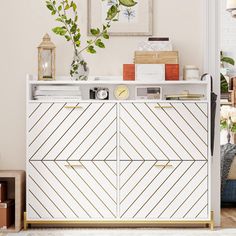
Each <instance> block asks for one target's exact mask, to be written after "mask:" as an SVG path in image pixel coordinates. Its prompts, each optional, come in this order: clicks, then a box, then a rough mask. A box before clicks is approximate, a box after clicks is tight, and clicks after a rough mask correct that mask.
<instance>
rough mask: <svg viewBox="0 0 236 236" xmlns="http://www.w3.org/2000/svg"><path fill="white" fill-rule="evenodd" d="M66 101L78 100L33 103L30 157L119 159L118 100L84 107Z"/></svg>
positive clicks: (30, 118)
mask: <svg viewBox="0 0 236 236" xmlns="http://www.w3.org/2000/svg"><path fill="white" fill-rule="evenodd" d="M65 105H67V106H72V107H73V106H77V105H78V104H65V103H55V104H47V103H46V104H42V105H41V106H40V107H38V108H37V107H36V108H35V106H32V111H29V113H30V114H32V113H33V115H32V116H30V117H29V122H28V123H29V125H28V127H29V130H28V140H29V149H28V151H29V156H30V160H105V159H106V160H116V146H117V131H116V126H117V117H116V113H117V112H116V109H117V108H116V104H114V103H109V104H103V103H94V104H91V103H80V104H79V105H80V106H81V107H82V108H81V109H66V108H65ZM35 109H36V111H34V110H35ZM36 113H37V117H36V116H34V114H36Z"/></svg>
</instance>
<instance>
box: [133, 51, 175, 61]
mask: <svg viewBox="0 0 236 236" xmlns="http://www.w3.org/2000/svg"><path fill="white" fill-rule="evenodd" d="M134 63H135V64H179V53H178V52H177V51H162V52H161V51H153V52H149V51H136V52H135V58H134Z"/></svg>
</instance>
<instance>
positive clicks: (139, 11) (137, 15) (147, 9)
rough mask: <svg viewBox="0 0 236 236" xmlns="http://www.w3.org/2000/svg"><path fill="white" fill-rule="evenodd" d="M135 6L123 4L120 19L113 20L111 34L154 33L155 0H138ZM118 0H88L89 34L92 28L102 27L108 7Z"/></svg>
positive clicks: (138, 34) (142, 34) (143, 34)
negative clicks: (153, 2)
mask: <svg viewBox="0 0 236 236" xmlns="http://www.w3.org/2000/svg"><path fill="white" fill-rule="evenodd" d="M136 1H137V2H138V4H136V5H135V6H134V7H132V8H130V7H124V6H121V12H120V13H119V21H116V22H112V25H111V28H110V29H109V34H110V35H117V36H125V35H129V36H150V35H152V31H153V29H152V27H153V25H152V17H153V10H152V9H153V7H152V1H153V0H136ZM114 2H116V0H105V1H102V0H88V34H89V35H91V33H90V29H91V28H100V27H101V26H102V24H103V23H104V22H105V19H106V16H107V11H108V9H109V8H110V7H111V6H112V4H114Z"/></svg>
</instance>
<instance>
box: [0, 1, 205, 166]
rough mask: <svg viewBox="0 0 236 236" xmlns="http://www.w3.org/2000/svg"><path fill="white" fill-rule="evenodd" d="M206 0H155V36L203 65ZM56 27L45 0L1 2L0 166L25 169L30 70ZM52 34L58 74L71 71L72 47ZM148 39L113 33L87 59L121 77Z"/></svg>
mask: <svg viewBox="0 0 236 236" xmlns="http://www.w3.org/2000/svg"><path fill="white" fill-rule="evenodd" d="M204 1H205V0H201V1H200V0H191V1H189V0H178V1H173V0H153V2H154V7H153V9H154V35H158V36H170V38H171V39H172V41H173V43H174V45H175V49H177V50H179V52H180V59H181V64H195V65H198V66H199V67H200V68H202V64H203V39H204V38H203V33H204V30H203V19H204V10H203V8H204ZM77 2H78V3H79V9H80V10H79V11H80V22H81V29H82V33H85V32H86V24H87V14H86V12H87V9H86V5H87V4H86V2H87V1H86V0H79V1H77ZM54 25H55V23H54V20H53V18H52V17H51V15H50V14H49V11H48V10H47V9H46V7H45V5H44V1H42V0H33V1H32V0H20V1H19V0H13V1H1V14H0V35H1V37H0V72H1V77H0V81H1V85H0V86H1V90H0V108H1V112H0V169H24V168H25V74H26V73H32V74H36V72H37V50H36V47H37V46H38V44H39V43H40V41H41V38H42V36H43V35H44V33H45V32H50V29H51V28H52V27H53V26H54ZM51 35H52V40H53V41H54V42H55V44H56V45H57V74H58V75H67V74H68V68H69V64H70V62H71V58H72V51H71V47H70V45H68V44H67V43H65V41H64V39H61V38H59V37H58V36H56V35H53V34H52V33H51ZM142 39H143V38H142V37H113V38H111V40H110V41H108V42H107V48H106V50H103V51H99V53H98V54H97V55H93V56H88V55H86V56H85V57H86V58H87V60H88V62H89V66H90V70H91V75H118V74H121V73H122V70H121V68H122V64H123V63H129V62H132V60H133V52H134V50H135V48H136V46H137V43H138V42H139V41H140V40H142Z"/></svg>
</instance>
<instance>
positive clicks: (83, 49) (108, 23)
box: [78, 20, 112, 54]
mask: <svg viewBox="0 0 236 236" xmlns="http://www.w3.org/2000/svg"><path fill="white" fill-rule="evenodd" d="M111 21H112V20H110V21H109V22H107V25H106V26H105V28H104V29H103V30H102V32H101V33H100V34H99V35H98V36H97V37H96V38H95V39H94V40H93V41H92V42H91V43H89V44H88V45H87V46H86V47H84V48H82V49H81V50H80V51H79V53H78V54H80V53H82V52H83V51H85V50H87V49H88V48H89V46H91V45H93V44H94V43H95V42H96V41H97V40H98V39H99V38H101V36H102V35H103V34H104V32H105V31H106V30H107V29H108V25H110V23H111Z"/></svg>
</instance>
